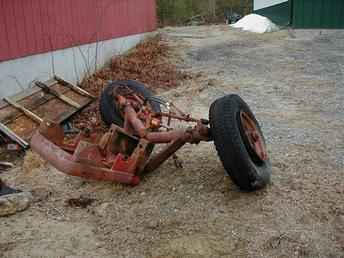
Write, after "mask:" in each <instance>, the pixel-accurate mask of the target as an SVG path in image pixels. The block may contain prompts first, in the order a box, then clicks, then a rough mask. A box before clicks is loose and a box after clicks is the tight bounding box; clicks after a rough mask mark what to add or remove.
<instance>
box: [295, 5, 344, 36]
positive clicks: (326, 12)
mask: <svg viewBox="0 0 344 258" xmlns="http://www.w3.org/2000/svg"><path fill="white" fill-rule="evenodd" d="M291 4H292V10H293V11H292V26H293V27H294V28H328V29H343V28H344V0H292V1H291Z"/></svg>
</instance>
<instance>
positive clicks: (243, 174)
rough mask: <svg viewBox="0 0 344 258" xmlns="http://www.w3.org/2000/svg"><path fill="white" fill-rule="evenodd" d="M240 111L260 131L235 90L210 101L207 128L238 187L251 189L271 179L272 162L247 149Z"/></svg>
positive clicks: (225, 166) (223, 162)
mask: <svg viewBox="0 0 344 258" xmlns="http://www.w3.org/2000/svg"><path fill="white" fill-rule="evenodd" d="M241 111H243V112H245V113H246V114H248V115H249V116H250V118H251V119H252V120H253V121H254V122H255V123H256V125H257V127H258V129H259V131H260V133H261V135H263V134H262V132H261V129H260V126H259V123H258V122H257V120H256V119H255V117H254V115H253V113H252V111H251V110H250V108H249V107H248V105H247V104H246V103H245V102H244V101H243V100H242V99H241V98H240V97H239V96H238V95H235V94H232V95H227V96H224V97H222V98H219V99H217V100H216V101H215V102H214V103H213V104H212V105H211V107H210V111H209V120H210V128H211V134H212V137H213V139H214V144H215V147H216V150H217V152H218V155H219V157H220V159H221V162H222V164H223V166H224V168H225V170H226V172H227V174H228V175H229V176H230V177H231V178H232V180H233V182H234V183H235V184H236V185H237V186H238V187H239V188H240V189H242V190H245V191H254V190H258V189H261V188H263V187H265V186H266V185H267V184H268V183H269V182H270V177H271V164H270V161H269V160H266V161H262V160H259V161H257V160H255V159H254V158H253V157H252V155H250V153H249V151H248V150H247V148H246V145H245V141H244V137H243V135H244V134H243V132H242V128H241V122H240V120H241V119H240V112H241ZM264 141H265V140H264Z"/></svg>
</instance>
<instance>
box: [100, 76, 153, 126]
mask: <svg viewBox="0 0 344 258" xmlns="http://www.w3.org/2000/svg"><path fill="white" fill-rule="evenodd" d="M119 85H126V86H127V87H128V88H130V89H131V90H133V91H135V92H137V93H139V94H141V95H142V96H143V97H152V96H154V94H153V93H152V92H151V91H150V90H149V89H147V88H146V87H145V85H144V84H142V83H140V82H138V81H133V80H123V81H113V82H111V83H109V84H108V85H107V86H106V87H105V89H104V90H103V92H102V94H101V96H100V101H99V103H100V114H101V117H102V120H103V121H104V123H105V124H107V125H108V126H110V125H111V124H116V125H118V126H120V127H123V123H124V121H123V117H122V115H121V113H120V112H119V110H118V109H117V106H116V101H115V99H114V97H113V96H112V92H113V90H114V89H115V88H116V87H118V86H119ZM149 103H150V105H151V107H152V109H153V111H154V112H160V104H159V103H157V102H155V101H149Z"/></svg>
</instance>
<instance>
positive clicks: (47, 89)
mask: <svg viewBox="0 0 344 258" xmlns="http://www.w3.org/2000/svg"><path fill="white" fill-rule="evenodd" d="M35 84H36V85H37V86H38V87H40V88H41V89H42V90H43V91H45V92H47V93H49V94H51V95H53V96H55V97H56V98H58V99H60V100H62V101H63V102H65V103H67V104H68V105H70V106H72V107H75V108H76V109H80V108H82V106H81V105H80V104H79V103H76V102H75V101H74V100H72V99H70V98H68V97H67V96H65V95H63V94H61V93H59V92H57V91H56V90H54V89H52V88H50V87H49V86H48V85H46V84H44V83H43V82H40V81H36V82H35Z"/></svg>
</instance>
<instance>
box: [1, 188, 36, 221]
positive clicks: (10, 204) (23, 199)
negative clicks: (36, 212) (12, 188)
mask: <svg viewBox="0 0 344 258" xmlns="http://www.w3.org/2000/svg"><path fill="white" fill-rule="evenodd" d="M32 199H33V198H32V195H31V193H29V192H20V193H14V194H8V195H3V196H1V197H0V217H2V216H9V215H13V214H15V213H17V212H20V211H24V210H26V209H27V208H28V207H29V206H30V203H31V201H32Z"/></svg>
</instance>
